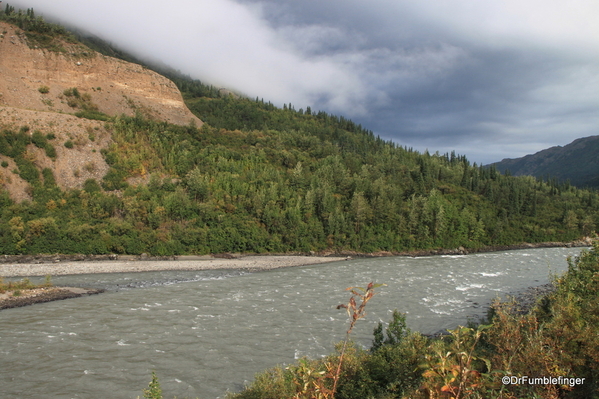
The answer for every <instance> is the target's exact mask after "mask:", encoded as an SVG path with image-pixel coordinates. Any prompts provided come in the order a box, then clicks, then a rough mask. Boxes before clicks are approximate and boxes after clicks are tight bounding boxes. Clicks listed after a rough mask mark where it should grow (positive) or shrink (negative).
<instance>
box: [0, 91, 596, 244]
mask: <svg viewBox="0 0 599 399" xmlns="http://www.w3.org/2000/svg"><path fill="white" fill-rule="evenodd" d="M187 102H188V104H189V107H190V109H191V110H192V111H193V112H194V113H195V114H196V115H198V116H199V117H200V118H202V119H203V120H205V121H206V122H207V123H206V124H204V125H203V126H202V127H201V128H200V129H198V128H196V127H194V126H185V127H183V126H176V125H169V124H166V123H163V122H158V121H152V120H148V119H144V118H143V117H142V116H137V117H124V116H121V117H116V118H112V119H110V120H108V121H107V122H106V128H107V129H108V130H109V131H110V132H111V133H112V137H113V139H114V141H115V143H114V144H113V145H112V146H111V147H110V148H108V149H107V150H105V151H103V155H104V157H105V159H106V161H107V163H108V164H109V165H110V170H109V172H108V173H107V174H106V176H105V177H104V178H103V180H102V181H99V182H97V181H95V180H89V181H87V182H86V183H85V185H84V187H83V189H82V190H68V191H61V190H60V189H58V187H57V186H56V183H55V181H54V177H53V176H52V171H51V170H49V169H44V170H41V171H40V170H38V169H37V168H36V167H35V165H33V164H32V163H31V162H30V161H28V160H26V159H25V158H24V157H23V154H24V151H25V148H26V146H27V145H36V146H38V147H40V148H45V150H46V154H47V155H48V156H50V157H51V156H52V155H53V154H54V152H53V145H60V144H59V143H54V141H55V140H53V139H52V137H44V136H42V135H40V134H39V133H38V134H36V133H35V132H34V133H33V134H29V133H28V127H26V126H23V127H22V128H21V129H20V130H19V131H12V130H8V129H4V130H2V131H1V133H0V153H1V154H3V155H6V156H8V157H11V158H13V159H14V160H15V162H16V163H17V165H18V166H19V167H18V171H16V172H17V173H18V174H19V175H20V176H21V177H22V178H23V179H25V180H27V181H28V182H29V183H30V184H31V187H32V190H31V192H32V198H33V199H32V201H24V202H22V203H18V204H17V203H13V202H12V201H11V200H10V199H9V196H8V193H7V192H3V193H1V194H0V204H1V207H2V211H1V215H0V218H1V223H0V253H2V254H15V253H29V254H35V253H85V254H105V253H120V254H122V253H128V254H139V253H144V252H145V253H150V254H154V255H174V254H206V253H222V252H256V253H264V252H308V251H322V250H333V251H342V250H354V251H359V252H374V251H410V250H420V249H435V248H456V247H460V246H463V247H464V248H470V249H476V248H480V247H484V246H492V245H507V244H514V243H520V242H543V241H569V240H574V239H577V238H579V237H581V236H585V235H589V234H591V233H592V232H593V231H594V230H595V226H596V223H597V218H598V217H599V215H598V212H597V204H598V203H599V202H598V198H597V193H596V192H594V191H586V190H580V189H576V188H574V187H570V186H568V185H564V184H558V183H557V182H555V181H548V182H543V181H539V180H536V179H534V178H531V177H512V176H504V175H501V174H500V173H498V172H497V171H496V170H494V169H492V168H491V169H489V168H483V167H480V166H476V165H471V164H470V162H469V161H468V160H467V159H466V158H465V157H464V156H457V155H455V154H443V155H440V154H429V153H424V154H420V153H418V152H416V151H413V150H411V149H408V148H404V147H401V146H397V145H395V144H394V143H390V142H385V141H383V140H381V139H380V138H378V137H376V136H374V135H373V133H372V132H370V131H367V130H365V129H363V128H362V127H360V126H357V125H355V124H354V123H352V122H351V121H349V120H346V119H344V118H340V117H336V116H332V115H328V114H326V113H324V112H319V113H315V114H313V113H311V112H310V110H309V109H308V110H306V111H302V110H299V111H296V110H294V109H293V107H292V106H286V107H285V108H284V109H279V108H276V107H274V106H273V105H272V104H268V103H264V102H262V101H261V100H260V101H259V100H250V99H247V98H239V99H234V98H233V97H232V96H228V97H224V98H220V97H191V96H189V97H188V98H187ZM135 176H142V177H147V178H148V179H149V180H148V183H147V184H142V185H138V186H132V185H129V184H127V182H126V179H127V178H128V177H135Z"/></svg>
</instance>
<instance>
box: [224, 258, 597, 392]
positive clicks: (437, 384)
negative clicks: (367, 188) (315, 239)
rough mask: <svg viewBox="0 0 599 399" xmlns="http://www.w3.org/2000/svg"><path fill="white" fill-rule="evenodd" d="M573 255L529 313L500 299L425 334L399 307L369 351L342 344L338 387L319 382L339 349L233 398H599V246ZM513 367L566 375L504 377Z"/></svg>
mask: <svg viewBox="0 0 599 399" xmlns="http://www.w3.org/2000/svg"><path fill="white" fill-rule="evenodd" d="M569 262H570V265H569V270H568V272H567V273H566V274H565V275H564V276H563V277H561V278H559V279H558V280H557V284H558V289H557V291H556V292H555V293H554V294H551V295H550V296H548V297H546V298H544V299H543V300H542V301H541V302H540V303H539V304H538V305H537V307H536V308H534V309H533V311H531V312H529V313H528V314H525V315H521V314H519V313H518V312H517V311H516V310H517V309H515V307H516V304H514V303H495V304H494V306H493V308H492V311H491V312H490V315H489V320H488V324H482V325H479V326H476V327H458V328H456V329H454V330H451V331H449V335H448V336H445V337H442V338H428V337H424V336H422V335H420V334H418V333H414V332H411V331H410V330H409V329H407V328H406V325H405V316H404V315H402V314H401V313H398V312H394V314H393V320H392V321H391V322H390V323H389V325H388V327H387V328H386V329H385V332H384V333H383V326H382V325H381V324H379V326H378V327H377V329H375V333H374V341H373V346H372V347H371V348H370V350H364V349H361V348H359V347H357V346H356V345H353V346H350V347H349V350H347V351H345V353H344V362H343V365H342V367H341V372H340V374H339V376H340V378H339V381H338V389H337V390H336V392H335V391H333V393H334V395H331V394H330V391H329V394H325V393H326V391H325V390H323V389H322V387H323V386H324V387H325V388H329V389H330V388H331V387H332V386H334V385H333V379H332V378H327V376H329V370H330V369H331V366H330V365H331V364H333V365H335V364H339V362H340V359H341V354H342V353H343V352H338V353H337V354H333V355H330V356H328V357H326V358H324V359H320V360H310V359H306V358H304V359H300V360H299V361H298V363H297V364H296V365H292V366H289V367H286V368H283V367H276V368H273V369H271V370H267V371H265V372H263V373H260V374H258V375H257V376H256V378H255V380H254V382H253V383H252V384H251V385H249V386H248V387H247V388H246V389H245V390H244V391H243V392H240V393H238V394H230V395H229V396H228V398H229V399H275V398H276V399H286V398H289V399H291V398H332V397H335V398H338V399H339V398H344V399H350V398H355V399H363V398H375V399H383V398H385V399H390V398H416V399H419V398H422V399H425V398H448V399H449V398H455V399H460V398H502V399H521V398H546V399H557V398H572V399H574V398H576V399H579V398H580V399H583V398H584V399H588V398H598V397H599V336H598V335H597V331H598V330H599V299H598V298H599V296H598V294H597V293H598V292H599V286H598V284H599V246H595V247H594V248H593V249H592V250H591V251H589V252H583V253H582V255H581V256H580V257H578V258H576V259H573V260H570V261H569ZM342 347H343V343H342V344H340V345H339V347H338V350H341V348H342ZM512 376H513V377H523V376H526V377H528V379H529V380H532V379H534V378H538V377H555V378H558V377H562V378H568V379H569V380H563V381H566V382H565V383H563V384H546V383H540V384H534V385H532V384H529V383H526V382H521V383H519V384H504V383H502V378H503V377H512ZM572 378H578V379H579V382H580V381H582V380H583V379H584V382H583V383H574V382H573V381H572V380H571V379H572Z"/></svg>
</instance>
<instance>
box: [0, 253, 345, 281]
mask: <svg viewBox="0 0 599 399" xmlns="http://www.w3.org/2000/svg"><path fill="white" fill-rule="evenodd" d="M346 259H347V258H346V257H328V256H327V257H324V256H295V255H294V256H245V257H241V258H236V259H218V258H214V259H206V260H130V261H121V260H116V261H91V262H90V261H75V262H57V263H48V264H46V263H42V264H30V263H21V264H0V276H2V277H29V276H47V275H50V276H59V275H68V274H92V273H131V272H147V271H163V270H215V269H240V270H248V271H262V270H272V269H278V268H282V267H292V266H306V265H315V264H320V263H328V262H338V261H341V260H346Z"/></svg>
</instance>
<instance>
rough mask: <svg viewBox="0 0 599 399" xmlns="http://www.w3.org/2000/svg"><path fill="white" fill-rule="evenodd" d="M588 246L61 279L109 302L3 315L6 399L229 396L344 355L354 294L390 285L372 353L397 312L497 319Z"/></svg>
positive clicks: (424, 319) (448, 322)
mask: <svg viewBox="0 0 599 399" xmlns="http://www.w3.org/2000/svg"><path fill="white" fill-rule="evenodd" d="M579 252H580V249H577V248H571V249H570V248H548V249H530V250H517V251H503V252H493V253H484V254H472V255H461V256H433V257H418V258H409V257H391V258H374V259H355V260H348V261H342V262H335V263H328V264H323V265H313V266H304V267H294V268H285V269H277V270H271V271H266V272H259V273H244V272H239V271H235V270H229V271H222V270H220V271H192V272H190V271H185V272H183V271H179V272H177V271H169V272H147V273H146V272H144V273H122V274H96V275H73V276H57V277H54V278H53V282H54V284H55V285H63V286H82V287H94V288H105V289H106V290H107V292H106V293H104V294H100V295H95V296H90V297H84V298H77V299H70V300H65V301H57V302H50V303H45V304H39V305H34V306H29V307H24V308H16V309H7V310H3V311H1V312H0V387H1V388H0V397H2V398H41V397H44V398H101V397H102V398H115V399H119V398H127V399H132V398H136V397H138V396H140V397H141V396H142V389H143V388H146V387H147V385H148V382H149V380H150V379H151V372H152V370H155V371H156V374H157V375H158V377H159V381H160V384H161V386H162V389H163V392H164V396H165V398H172V397H174V396H177V397H178V398H179V399H182V398H200V399H213V398H217V397H220V398H223V397H224V396H225V393H226V391H227V390H229V391H233V392H236V391H239V390H241V389H242V387H243V385H244V384H247V383H249V382H250V381H251V380H252V379H253V376H254V374H255V373H256V372H259V371H261V370H264V369H266V368H269V367H273V366H275V365H277V364H289V363H293V362H294V361H295V360H296V359H298V358H300V357H302V356H310V357H319V356H324V355H326V354H329V353H331V352H332V351H333V350H334V345H335V343H336V342H338V341H340V340H342V339H343V337H344V334H345V331H346V329H347V326H348V323H347V314H346V313H345V311H344V310H337V309H336V307H337V305H339V304H341V303H347V301H348V299H349V294H348V292H346V291H345V289H346V288H347V287H351V286H366V284H368V283H369V282H370V281H374V282H375V283H385V284H387V286H384V287H381V288H379V289H378V290H377V292H378V294H377V295H375V297H374V298H373V299H372V300H371V301H370V302H369V303H368V306H367V315H366V318H365V320H361V321H360V322H358V325H357V327H356V329H355V330H354V335H353V338H354V340H355V341H356V342H358V343H360V344H361V345H363V346H364V347H369V346H370V343H371V341H372V331H373V329H374V327H376V324H377V323H378V322H379V321H383V322H388V321H389V319H390V318H391V314H392V312H393V310H394V309H397V310H399V311H401V312H404V313H407V322H408V326H409V327H410V328H411V329H413V330H417V331H420V332H423V333H434V332H437V331H439V330H441V329H445V328H453V327H456V326H458V325H464V324H465V323H467V321H468V320H469V319H475V320H476V318H477V317H482V316H484V315H485V313H486V310H487V307H488V304H489V303H490V302H491V301H492V300H493V298H495V297H497V296H504V295H505V294H508V293H515V292H517V291H519V290H522V289H524V288H526V287H529V286H534V285H540V284H544V283H547V282H549V281H550V279H551V275H553V274H560V273H562V272H563V271H565V270H566V269H567V263H566V257H567V256H571V255H577V254H578V253H579Z"/></svg>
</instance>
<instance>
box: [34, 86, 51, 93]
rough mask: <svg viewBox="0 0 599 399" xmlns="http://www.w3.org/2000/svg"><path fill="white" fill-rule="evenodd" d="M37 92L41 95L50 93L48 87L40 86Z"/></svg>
mask: <svg viewBox="0 0 599 399" xmlns="http://www.w3.org/2000/svg"><path fill="white" fill-rule="evenodd" d="M37 90H38V91H39V92H40V93H42V94H48V93H49V92H50V88H49V87H48V86H41V87H40V88H39V89H37Z"/></svg>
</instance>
